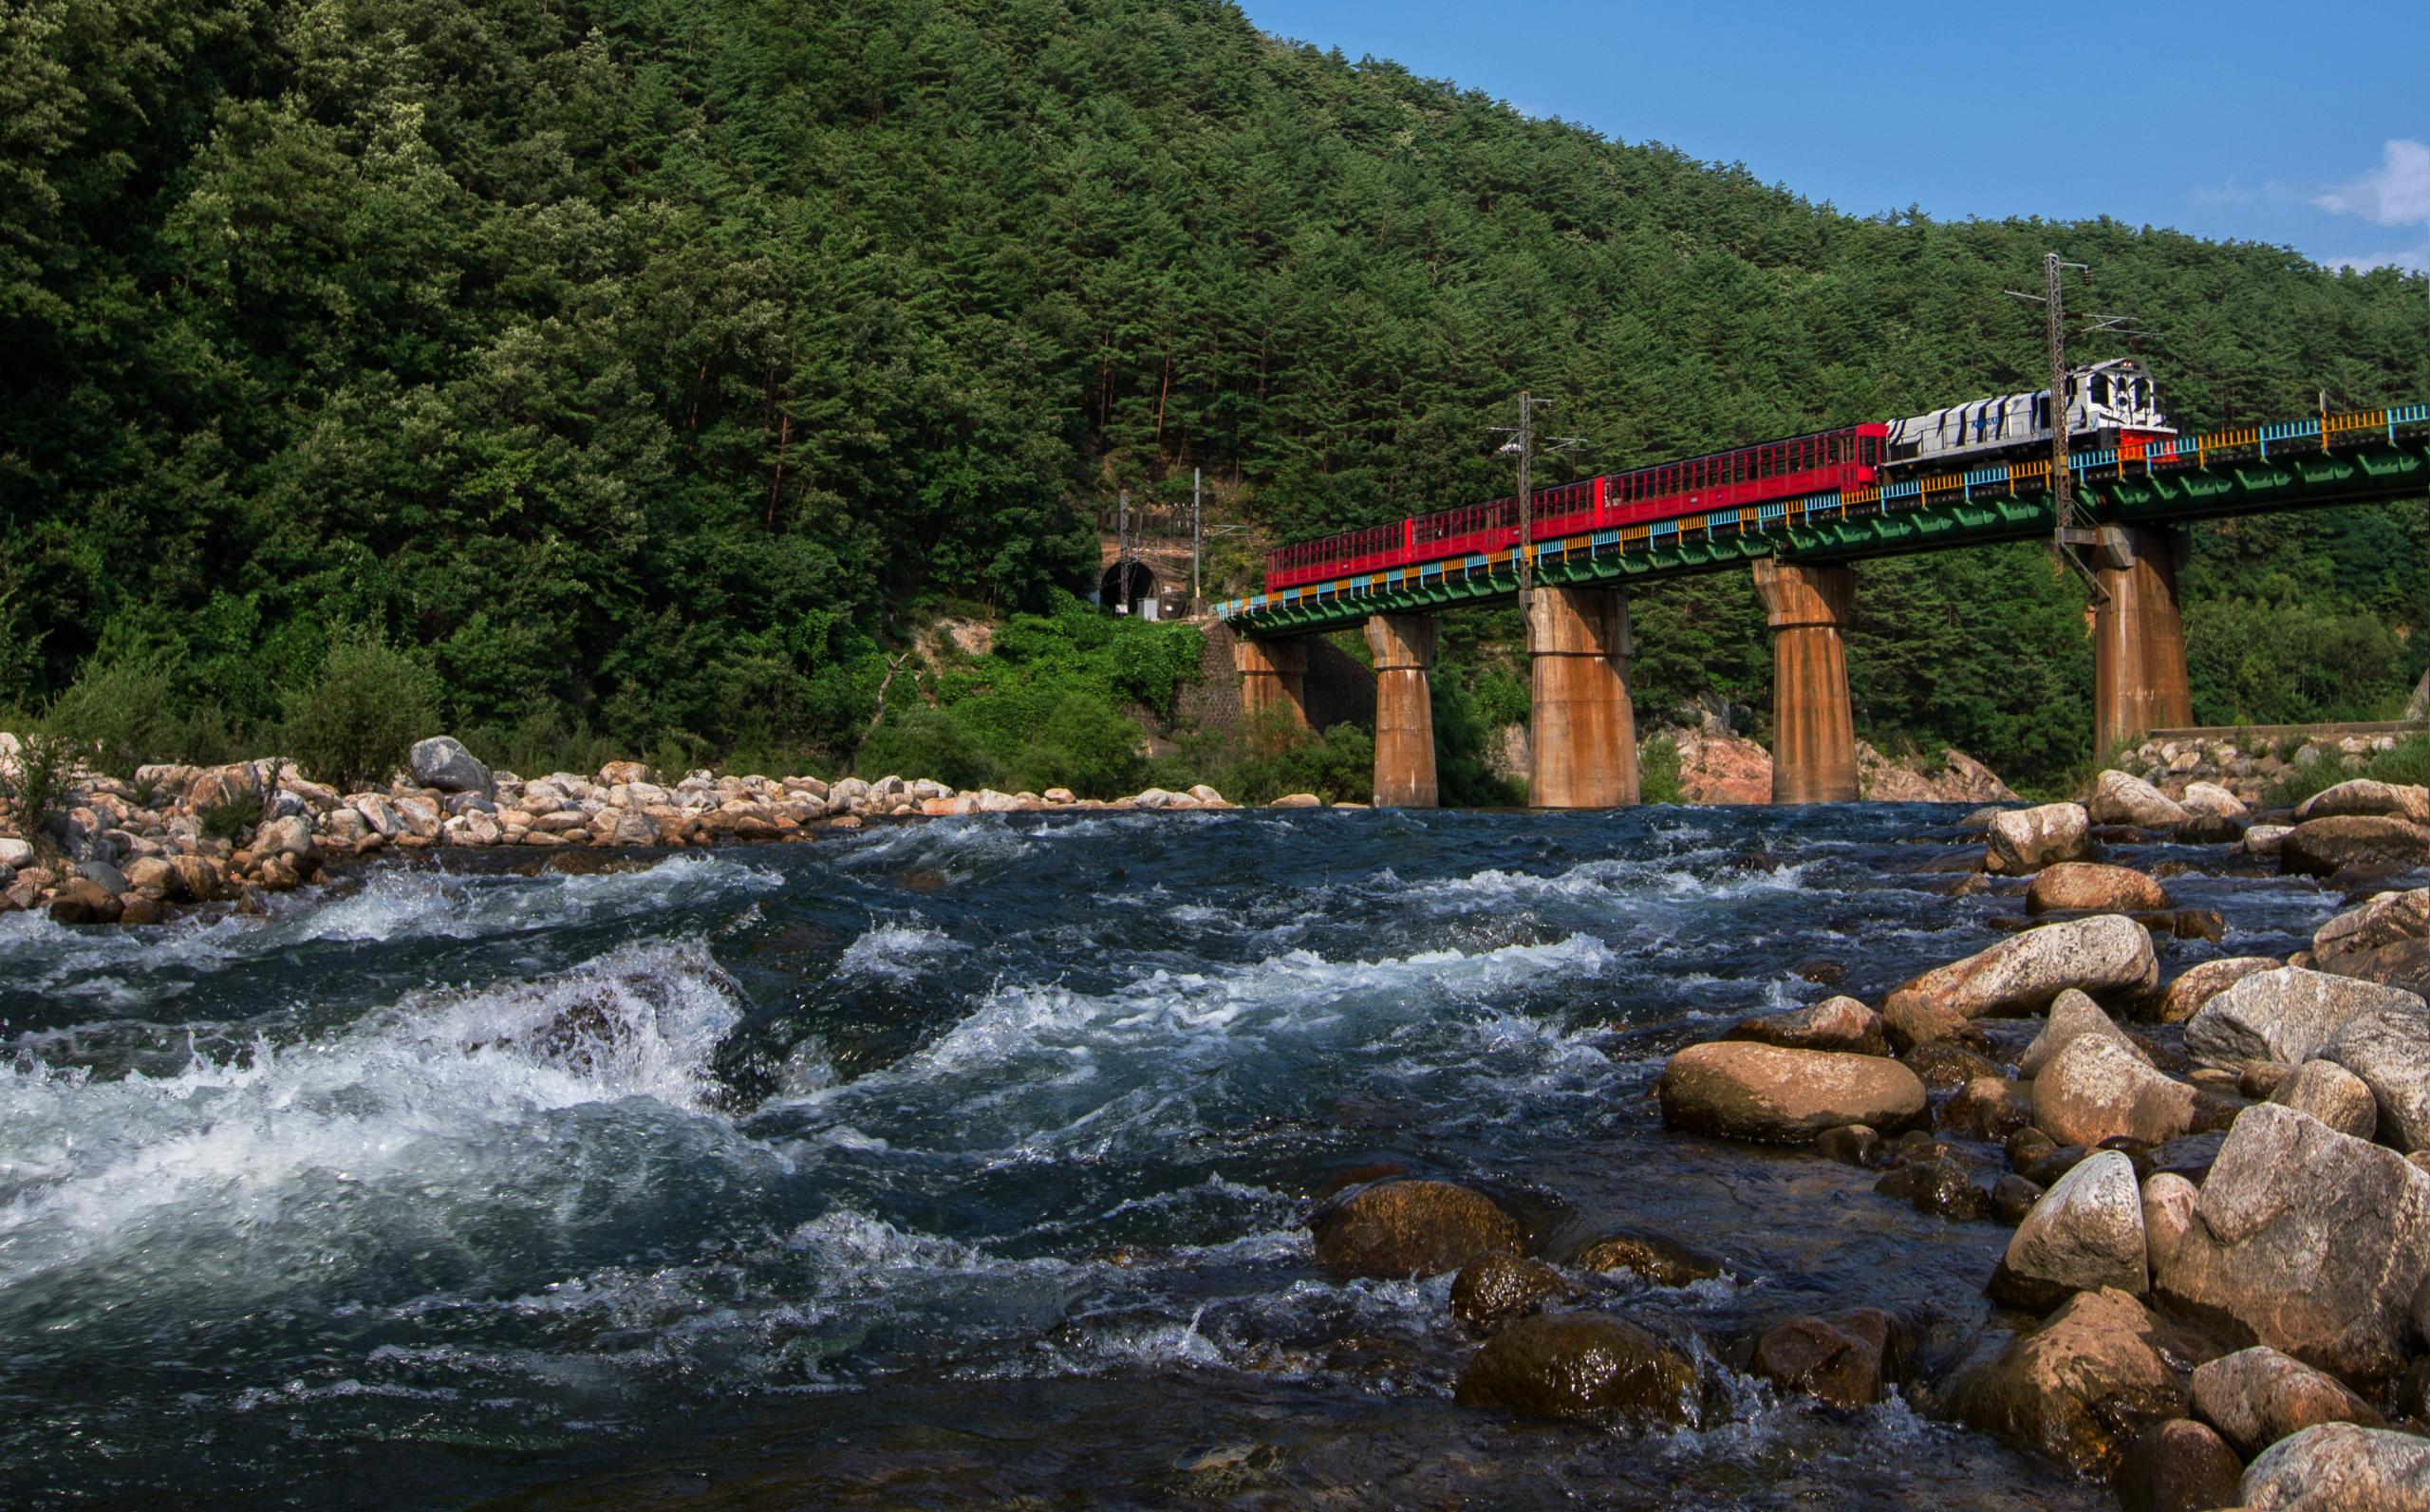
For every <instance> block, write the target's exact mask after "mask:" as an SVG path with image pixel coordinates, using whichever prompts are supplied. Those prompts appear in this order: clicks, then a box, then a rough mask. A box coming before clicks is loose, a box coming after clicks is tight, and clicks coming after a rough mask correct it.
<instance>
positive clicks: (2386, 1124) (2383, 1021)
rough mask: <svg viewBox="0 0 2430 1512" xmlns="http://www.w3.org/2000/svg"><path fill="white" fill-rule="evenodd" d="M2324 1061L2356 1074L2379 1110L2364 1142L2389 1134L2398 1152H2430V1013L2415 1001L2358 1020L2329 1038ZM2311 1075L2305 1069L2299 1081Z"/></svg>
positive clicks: (2376, 1010)
mask: <svg viewBox="0 0 2430 1512" xmlns="http://www.w3.org/2000/svg"><path fill="white" fill-rule="evenodd" d="M2320 1055H2321V1061H2327V1062H2334V1063H2335V1064H2337V1065H2339V1066H2342V1067H2344V1068H2345V1069H2346V1070H2347V1071H2349V1072H2352V1073H2354V1076H2355V1078H2356V1079H2357V1080H2359V1081H2361V1082H2362V1083H2363V1086H2364V1088H2365V1090H2366V1091H2367V1092H2369V1093H2370V1101H2371V1102H2372V1103H2374V1104H2376V1106H2377V1111H2378V1117H2377V1120H2376V1123H2375V1125H2374V1127H2373V1128H2372V1129H2365V1130H2363V1131H2362V1137H2365V1138H2368V1137H2370V1135H2371V1134H2372V1133H2374V1132H2379V1133H2384V1134H2385V1135H2386V1136H2387V1139H2388V1143H2390V1144H2392V1145H2394V1146H2395V1147H2396V1148H2399V1149H2402V1150H2419V1149H2430V1009H2425V1008H2423V1007H2422V1006H2421V1002H2420V1000H2419V999H2416V1000H2415V1002H2414V1004H2413V1005H2412V1006H2410V1007H2406V1006H2398V1005H2391V1006H2388V1007H2384V1008H2374V1009H2371V1010H2369V1011H2368V1012H2366V1013H2361V1014H2357V1015H2355V1016H2354V1017H2352V1018H2349V1019H2347V1020H2346V1023H2345V1025H2344V1026H2343V1027H2341V1028H2340V1029H2339V1030H2338V1031H2337V1033H2335V1034H2333V1035H2331V1036H2328V1043H2327V1044H2326V1045H2324V1046H2322V1047H2321V1052H2320ZM2318 1064H2320V1062H2317V1061H2316V1062H2314V1063H2313V1065H2318ZM2311 1069H2312V1066H2306V1067H2304V1068H2303V1070H2301V1071H2298V1072H2297V1073H2295V1075H2296V1078H2297V1079H2300V1078H2301V1077H2302V1076H2303V1074H2304V1072H2306V1071H2310V1070H2311ZM2298 1106H2300V1105H2298ZM2356 1116H2357V1117H2359V1116H2360V1114H2359V1112H2358V1113H2357V1114H2356ZM2324 1121H2326V1120H2324ZM2331 1127H2333V1128H2334V1127H2338V1126H2336V1125H2334V1124H2332V1125H2331Z"/></svg>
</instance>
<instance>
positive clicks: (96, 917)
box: [50, 877, 124, 924]
mask: <svg viewBox="0 0 2430 1512" xmlns="http://www.w3.org/2000/svg"><path fill="white" fill-rule="evenodd" d="M122 911H124V905H122V903H120V902H119V895H118V894H117V893H114V892H112V891H110V889H109V888H107V887H103V886H102V885H101V884H100V883H98V882H95V881H94V880H93V879H92V878H90V877H69V878H68V879H67V880H66V881H65V882H63V883H61V884H60V885H59V890H58V891H57V892H55V893H53V894H52V895H51V899H50V922H51V923H53V924H116V923H118V917H119V915H120V913H122Z"/></svg>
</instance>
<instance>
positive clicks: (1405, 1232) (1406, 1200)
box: [1316, 1181, 1520, 1277]
mask: <svg viewBox="0 0 2430 1512" xmlns="http://www.w3.org/2000/svg"><path fill="white" fill-rule="evenodd" d="M1316 1241H1317V1260H1318V1263H1320V1264H1322V1265H1323V1266H1324V1267H1325V1268H1326V1269H1327V1270H1330V1271H1332V1272H1333V1273H1334V1274H1336V1275H1337V1276H1376V1277H1407V1276H1439V1275H1441V1274H1442V1273H1443V1272H1445V1271H1456V1270H1458V1269H1459V1268H1460V1267H1461V1266H1463V1265H1466V1264H1467V1263H1468V1261H1470V1260H1475V1259H1477V1258H1478V1257H1479V1256H1482V1255H1490V1254H1494V1253H1497V1252H1500V1253H1516V1252H1517V1251H1518V1249H1519V1248H1520V1242H1519V1225H1518V1223H1515V1222H1513V1221H1512V1219H1511V1217H1510V1215H1509V1214H1508V1213H1505V1212H1504V1211H1503V1210H1502V1206H1501V1204H1498V1203H1496V1202H1495V1201H1494V1200H1493V1199H1492V1198H1490V1197H1487V1196H1486V1195H1485V1194H1484V1193H1482V1192H1475V1191H1471V1190H1469V1189H1468V1188H1467V1187H1466V1186H1456V1185H1452V1184H1451V1183H1449V1182H1436V1181H1395V1182H1385V1183H1382V1184H1380V1185H1374V1186H1369V1187H1365V1188H1363V1189H1361V1190H1359V1191H1356V1192H1354V1193H1352V1194H1351V1195H1350V1196H1348V1197H1346V1198H1344V1199H1343V1200H1342V1201H1341V1202H1340V1203H1338V1204H1335V1205H1334V1206H1333V1207H1332V1208H1330V1209H1328V1210H1327V1211H1325V1212H1324V1213H1323V1214H1322V1215H1321V1216H1320V1217H1318V1220H1317V1222H1316Z"/></svg>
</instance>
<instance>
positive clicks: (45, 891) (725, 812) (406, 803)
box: [0, 736, 1322, 924]
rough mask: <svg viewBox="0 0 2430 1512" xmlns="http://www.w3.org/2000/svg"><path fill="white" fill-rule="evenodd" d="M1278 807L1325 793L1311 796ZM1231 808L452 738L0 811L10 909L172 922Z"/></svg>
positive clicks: (265, 764) (1192, 797) (100, 788)
mask: <svg viewBox="0 0 2430 1512" xmlns="http://www.w3.org/2000/svg"><path fill="white" fill-rule="evenodd" d="M15 751H16V747H15V743H14V741H13V740H10V739H9V737H6V736H0V769H7V768H9V763H11V762H13V761H14V759H15ZM10 770H12V769H10ZM7 775H9V771H8V770H0V776H7ZM1277 806H1278V807H1284V808H1317V807H1321V806H1322V803H1321V800H1319V799H1318V798H1317V797H1316V796H1315V795H1314V794H1311V793H1295V794H1292V795H1291V796H1288V797H1285V798H1282V799H1280V800H1278V802H1277ZM1231 807H1232V805H1231V804H1230V803H1228V802H1226V801H1225V800H1224V795H1223V794H1222V793H1218V792H1217V791H1216V790H1214V789H1213V788H1210V787H1206V786H1204V785H1201V786H1198V787H1194V788H1191V789H1190V790H1189V791H1188V792H1187V793H1168V792H1167V791H1165V790H1164V789H1161V788H1150V789H1148V790H1147V791H1145V792H1143V793H1135V794H1132V795H1131V796H1130V797H1124V798H1114V799H1111V800H1102V801H1101V800H1097V799H1092V798H1076V797H1075V796H1073V794H1072V793H1069V792H1068V791H1066V790H1064V789H1061V788H1052V789H1049V790H1048V791H1047V792H1045V793H997V792H993V791H981V792H976V793H958V792H956V791H954V790H953V789H952V788H950V787H947V786H946V785H945V784H944V783H942V782H935V781H930V780H926V779H916V780H907V779H905V778H902V777H899V776H887V777H880V778H878V779H876V780H874V781H869V780H864V779H862V778H859V777H846V778H843V779H842V780H840V781H836V782H832V783H830V782H824V781H821V780H819V779H818V778H816V777H784V778H774V777H764V776H722V777H721V776H716V775H712V774H710V773H707V772H694V773H691V774H689V775H684V776H682V777H681V778H678V779H676V780H673V781H662V780H661V778H660V776H659V775H658V774H657V773H655V772H653V771H652V770H650V769H649V768H648V767H646V766H644V765H642V764H641V763H639V762H635V761H613V762H609V763H608V764H607V766H606V767H605V768H603V769H602V770H601V771H600V772H599V773H598V774H597V775H595V776H578V775H573V774H570V773H563V772H560V773H555V774H552V775H549V776H544V777H532V778H529V779H526V778H523V777H518V776H516V775H514V774H513V773H511V772H493V771H491V770H490V769H489V768H488V767H487V766H484V765H483V764H482V763H481V762H480V761H479V760H477V758H475V757H474V756H473V755H472V753H471V752H469V751H467V750H465V748H464V747H463V746H462V745H461V744H459V743H458V742H457V741H456V740H454V739H451V738H449V737H444V736H440V737H433V738H431V739H428V740H424V741H421V743H419V744H417V745H416V746H415V747H414V748H413V754H412V758H411V761H410V763H409V767H408V770H407V771H406V772H404V773H402V774H400V775H398V777H397V779H396V780H395V781H393V782H391V783H389V784H388V785H387V786H385V787H383V788H380V789H376V790H368V791H364V792H361V793H340V792H339V791H338V790H336V789H335V788H332V787H329V786H327V785H325V784H322V783H318V782H314V781H312V780H310V779H309V778H308V777H307V776H306V775H304V774H303V773H302V772H301V771H300V770H299V769H298V768H297V767H296V766H295V765H294V764H293V763H291V762H286V761H280V760H274V759H273V760H264V761H250V762H238V763H235V764H233V765H228V766H217V767H178V766H151V767H144V768H141V769H140V770H139V771H137V773H136V774H135V777H134V780H133V781H131V782H122V781H119V780H117V779H115V778H110V777H103V776H95V775H81V776H79V777H78V779H77V780H76V781H74V782H73V783H72V784H70V785H69V788H68V791H67V792H66V793H65V796H64V799H63V801H62V802H61V803H60V804H59V806H58V808H57V811H56V812H54V813H53V814H52V815H51V816H50V817H49V819H48V821H47V823H46V824H44V825H42V826H41V827H40V828H39V831H38V832H33V833H28V832H25V831H28V830H29V829H33V828H34V827H32V826H28V825H27V824H25V823H24V822H23V821H22V820H21V819H20V817H19V816H18V815H17V814H16V812H15V811H14V810H13V808H11V809H9V810H5V811H0V913H6V912H11V911H16V910H36V909H40V910H47V912H48V913H49V915H50V917H51V918H52V919H54V920H57V921H58V922H60V923H62V924H157V923H159V922H160V921H161V920H162V919H163V918H165V917H167V916H168V915H169V914H171V913H172V912H175V911H177V910H178V909H180V908H183V907H188V906H192V905H201V904H213V903H237V904H249V903H257V902H258V900H259V898H260V896H261V895H262V894H266V893H276V892H285V891H289V890H291V889H292V888H294V887H298V886H300V885H301V884H303V883H306V882H308V881H310V880H312V879H313V878H314V877H315V876H317V875H318V874H319V873H320V872H321V870H322V868H324V867H325V866H327V865H328V864H330V863H331V862H334V861H339V860H343V859H346V858H353V857H368V856H373V855H377V854H379V853H381V852H383V851H389V850H396V851H412V850H422V849H433V848H467V849H487V848H494V847H528V848H532V849H541V850H552V849H566V848H570V847H613V846H710V845H719V844H725V843H736V842H768V841H783V840H803V839H809V838H811V837H812V836H813V835H815V834H817V833H819V832H820V831H832V830H839V829H841V830H850V829H855V828H858V827H859V826H860V825H862V824H863V823H864V822H867V821H870V820H881V819H898V818H910V817H919V816H930V817H933V816H941V815H947V814H971V813H1029V812H1053V811H1110V812H1125V811H1140V810H1150V811H1184V810H1200V809H1228V808H1231Z"/></svg>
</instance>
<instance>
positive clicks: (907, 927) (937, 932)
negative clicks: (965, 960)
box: [835, 924, 963, 981]
mask: <svg viewBox="0 0 2430 1512" xmlns="http://www.w3.org/2000/svg"><path fill="white" fill-rule="evenodd" d="M961 949H963V945H961V944H960V943H957V942H956V941H955V940H954V939H953V937H952V936H950V935H948V934H946V933H945V932H944V930H942V929H934V928H930V927H928V926H926V925H925V924H878V925H875V926H873V927H871V928H869V929H868V930H866V931H864V932H863V933H862V935H861V936H860V938H858V939H856V940H854V941H853V942H852V943H851V944H849V945H847V946H845V947H844V954H843V955H842V956H841V957H840V958H839V959H838V960H837V961H836V962H835V975H837V976H838V977H890V978H893V979H895V980H901V981H907V980H910V979H911V978H913V977H916V976H918V975H919V974H920V968H921V966H922V964H923V963H924V962H925V961H930V960H933V959H934V958H936V957H938V956H942V955H947V954H950V953H951V952H953V951H957V950H961Z"/></svg>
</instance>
